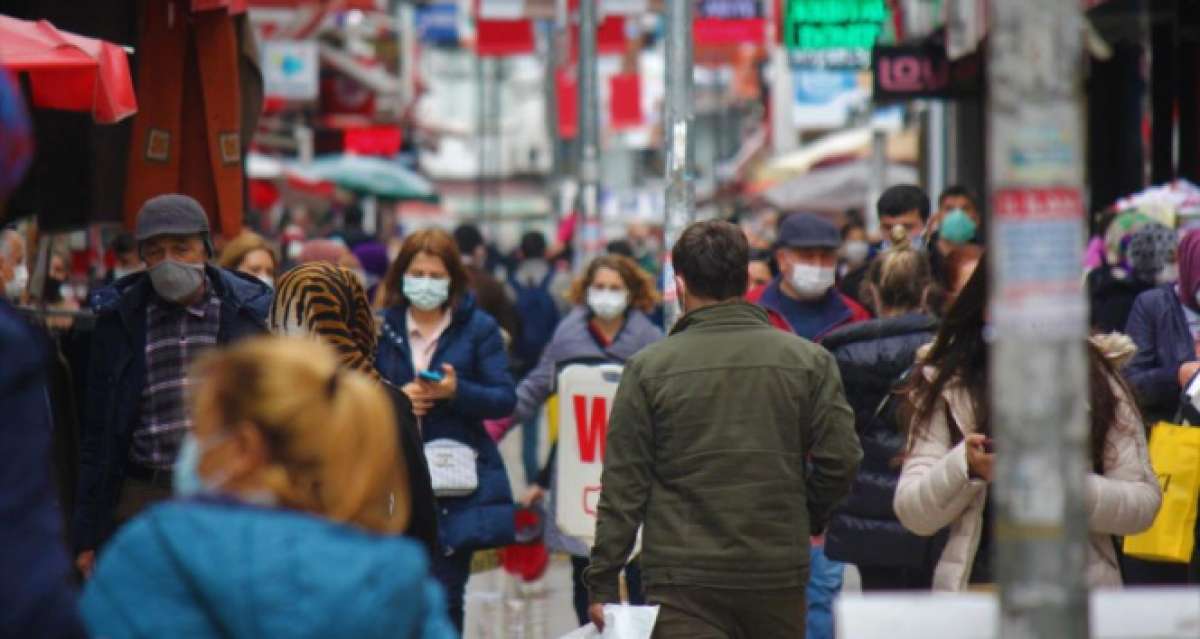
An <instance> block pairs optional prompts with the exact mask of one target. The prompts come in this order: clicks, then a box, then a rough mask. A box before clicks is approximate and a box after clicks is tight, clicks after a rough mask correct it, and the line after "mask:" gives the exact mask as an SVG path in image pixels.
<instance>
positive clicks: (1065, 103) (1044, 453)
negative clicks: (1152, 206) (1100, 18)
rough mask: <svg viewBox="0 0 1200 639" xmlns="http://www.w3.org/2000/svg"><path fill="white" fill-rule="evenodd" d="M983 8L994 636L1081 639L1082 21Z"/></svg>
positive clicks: (1034, 1)
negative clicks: (996, 592)
mask: <svg viewBox="0 0 1200 639" xmlns="http://www.w3.org/2000/svg"><path fill="white" fill-rule="evenodd" d="M988 4H989V9H990V13H989V17H990V33H989V34H988V40H989V45H988V46H989V51H988V65H987V70H988V100H989V102H988V105H987V118H988V136H989V139H988V144H987V148H988V154H989V157H988V184H989V189H990V195H991V203H992V206H991V212H992V221H993V223H992V225H991V227H990V229H989V231H990V233H989V235H990V237H989V251H988V259H989V263H990V265H991V299H990V306H989V309H990V315H989V320H988V321H989V322H990V331H989V332H990V333H991V336H992V343H991V351H990V366H991V370H990V375H991V377H990V379H991V384H990V385H991V424H992V432H993V433H994V439H995V441H996V443H995V449H996V464H997V466H996V473H995V478H994V483H993V484H992V486H991V490H992V491H993V492H992V495H993V497H994V507H995V509H996V522H995V533H996V534H995V537H994V538H995V540H996V543H995V548H994V551H995V554H994V555H993V557H994V561H993V566H994V567H995V575H994V576H995V577H996V578H997V582H998V585H999V587H1000V606H1001V615H1000V629H999V630H1000V633H999V636H1000V637H1003V638H1006V639H1008V638H1013V639H1017V638H1020V639H1025V638H1039V639H1086V637H1088V593H1087V587H1086V581H1085V576H1084V572H1085V566H1086V561H1087V553H1088V550H1087V534H1088V523H1087V515H1086V512H1085V509H1084V490H1085V481H1086V475H1087V473H1088V471H1089V470H1090V467H1091V463H1090V461H1089V459H1088V457H1089V455H1088V417H1087V407H1086V404H1087V400H1088V377H1087V370H1088V369H1087V359H1086V353H1085V350H1084V349H1085V341H1084V339H1085V336H1086V334H1087V302H1086V300H1085V299H1084V296H1083V291H1082V279H1081V278H1080V276H1079V273H1080V271H1079V268H1080V267H1079V265H1080V264H1081V263H1082V259H1081V256H1082V252H1083V238H1084V210H1083V198H1082V192H1083V189H1082V187H1083V165H1084V158H1083V143H1082V128H1081V124H1080V123H1081V122H1082V121H1083V118H1082V116H1081V113H1080V85H1081V62H1082V56H1083V48H1082V43H1081V31H1082V26H1083V22H1082V16H1081V13H1080V4H1079V3H1078V2H1068V1H1060V2H1045V1H1044V0H990V1H989V3H988Z"/></svg>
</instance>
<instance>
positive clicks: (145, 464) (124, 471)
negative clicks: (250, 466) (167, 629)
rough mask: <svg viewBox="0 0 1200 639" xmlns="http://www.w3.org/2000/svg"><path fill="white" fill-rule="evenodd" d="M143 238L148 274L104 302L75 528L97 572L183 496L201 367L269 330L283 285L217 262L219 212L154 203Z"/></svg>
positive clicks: (111, 291)
mask: <svg viewBox="0 0 1200 639" xmlns="http://www.w3.org/2000/svg"><path fill="white" fill-rule="evenodd" d="M134 237H135V238H136V239H137V243H138V252H139V253H140V254H141V256H142V259H143V260H144V261H145V263H146V270H145V271H143V272H140V273H134V274H132V275H128V276H126V277H123V278H121V279H119V280H117V281H115V282H114V283H113V285H112V286H110V287H107V288H104V289H100V290H99V291H97V292H96V293H95V294H93V296H92V308H93V309H95V311H96V330H95V332H94V334H93V340H92V351H91V364H90V367H89V370H88V385H87V395H86V397H85V398H84V401H85V406H86V409H85V412H84V420H85V421H84V425H83V432H84V437H83V441H82V443H81V445H80V466H81V469H82V470H81V473H80V491H79V497H78V504H77V507H76V512H75V521H74V542H75V546H76V551H77V552H78V557H77V561H76V563H77V565H78V566H79V568H80V570H81V571H83V572H84V573H85V574H86V573H88V572H90V570H91V568H92V563H93V562H94V560H95V551H96V549H97V548H98V547H99V546H100V544H102V543H103V542H104V541H105V540H106V539H107V538H108V536H109V535H110V534H111V533H112V532H113V530H114V529H115V528H116V526H118V525H120V524H122V523H124V522H126V521H128V520H129V519H130V518H132V517H133V516H134V515H136V514H137V513H138V512H140V511H141V510H142V509H144V508H146V507H147V506H149V505H151V504H153V503H155V502H157V501H161V500H164V499H167V498H169V497H170V496H171V493H172V476H171V470H172V467H173V466H174V464H175V458H176V456H177V455H178V454H179V451H180V448H181V447H182V445H183V440H184V439H185V437H188V436H190V435H189V433H190V432H191V416H190V414H189V411H188V410H187V406H186V402H185V397H186V394H187V389H188V386H189V384H190V381H189V379H188V375H187V372H188V369H189V368H191V365H192V363H193V362H195V361H196V359H197V357H199V355H200V354H202V353H203V352H204V351H206V350H208V349H210V348H213V347H215V346H219V345H222V344H227V343H229V342H232V341H235V340H238V339H240V338H242V337H247V336H250V335H257V334H260V333H265V332H266V321H265V320H266V316H267V310H268V309H269V308H270V305H271V289H269V288H268V287H267V286H266V285H264V284H263V283H261V282H259V281H258V280H257V279H255V278H253V277H250V276H248V275H242V274H240V273H234V272H232V271H227V270H224V269H220V268H217V267H215V266H212V265H210V264H208V263H207V261H208V259H210V258H211V257H212V254H213V250H212V239H211V237H210V235H209V225H208V216H207V215H206V214H205V212H204V209H203V208H202V207H201V206H200V204H199V203H197V202H196V200H194V199H192V198H190V197H188V196H186V195H180V194H170V195H160V196H158V197H155V198H152V199H150V200H148V201H147V202H146V203H145V205H143V206H142V209H141V211H140V212H139V213H138V218H137V228H136V229H135V230H134Z"/></svg>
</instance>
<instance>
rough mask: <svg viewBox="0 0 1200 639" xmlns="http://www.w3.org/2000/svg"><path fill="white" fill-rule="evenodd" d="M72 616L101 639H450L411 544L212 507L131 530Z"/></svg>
mask: <svg viewBox="0 0 1200 639" xmlns="http://www.w3.org/2000/svg"><path fill="white" fill-rule="evenodd" d="M80 607H81V612H82V614H83V618H84V621H85V622H86V624H87V626H88V629H89V631H90V632H91V634H92V635H93V636H95V637H107V638H109V639H123V638H133V637H181V638H190V637H197V638H199V637H228V638H242V637H245V638H249V637H264V638H266V637H288V638H289V639H306V638H309V637H311V638H314V639H315V638H317V637H321V638H338V637H346V638H351V637H353V638H354V639H373V638H375V637H380V638H382V637H403V638H406V639H407V638H413V639H418V638H419V639H441V638H443V637H445V638H452V637H455V636H457V635H456V633H455V631H454V629H453V627H452V626H451V625H450V622H449V619H448V618H447V617H446V612H445V602H444V598H443V596H442V592H441V588H440V587H439V586H438V585H437V584H436V582H435V581H434V580H433V579H432V578H431V577H430V576H429V572H428V562H427V560H426V558H425V551H424V550H423V549H422V547H421V546H420V545H419V544H417V543H416V542H414V541H411V540H408V539H405V538H402V537H393V536H383V535H376V534H371V533H367V532H364V531H362V530H359V529H357V528H352V527H350V526H346V525H341V524H337V523H334V522H331V521H328V520H325V519H321V518H318V517H314V516H311V515H307V514H304V513H299V512H296V511H290V510H283V509H275V508H261V507H257V506H249V505H245V504H241V503H237V502H226V501H216V500H203V501H201V500H189V501H178V502H169V503H166V504H162V505H159V506H156V507H154V508H152V509H151V510H150V511H148V512H146V513H145V514H143V515H141V516H140V517H138V518H137V519H135V520H134V521H132V522H130V523H129V524H128V525H127V526H126V527H124V528H123V529H122V530H120V531H119V532H118V533H117V535H116V537H115V538H114V539H113V541H112V542H111V543H110V544H109V545H108V546H106V547H105V548H104V549H103V550H102V553H101V555H100V561H99V564H98V565H97V568H96V573H95V575H94V576H93V578H92V579H91V581H89V582H88V584H87V587H86V589H85V590H84V594H83V599H82V602H81V606H80Z"/></svg>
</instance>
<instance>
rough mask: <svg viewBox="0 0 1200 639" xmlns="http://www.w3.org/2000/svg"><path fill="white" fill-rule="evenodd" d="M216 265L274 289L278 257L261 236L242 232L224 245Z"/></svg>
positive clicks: (252, 232)
mask: <svg viewBox="0 0 1200 639" xmlns="http://www.w3.org/2000/svg"><path fill="white" fill-rule="evenodd" d="M217 265H218V266H220V267H221V268H224V269H229V270H230V271H236V272H238V273H245V274H246V275H250V276H253V277H257V278H258V279H259V280H261V281H262V283H263V284H266V285H267V286H270V287H272V288H274V286H275V271H277V270H278V269H279V256H278V253H276V251H275V249H274V247H272V246H271V245H270V244H268V243H267V241H266V240H265V239H263V237H262V236H261V235H259V234H258V233H255V232H254V231H242V232H241V234H240V235H238V236H237V237H235V238H233V240H231V241H230V242H229V243H228V244H226V245H225V248H224V249H223V250H222V251H221V257H220V258H219V259H218V260H217Z"/></svg>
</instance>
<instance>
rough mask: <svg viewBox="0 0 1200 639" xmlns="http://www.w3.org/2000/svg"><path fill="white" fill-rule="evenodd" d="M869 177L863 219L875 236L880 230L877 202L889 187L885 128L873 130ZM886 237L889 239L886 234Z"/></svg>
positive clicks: (869, 233) (868, 229) (871, 233)
mask: <svg viewBox="0 0 1200 639" xmlns="http://www.w3.org/2000/svg"><path fill="white" fill-rule="evenodd" d="M867 177H868V178H869V179H868V182H867V184H868V186H867V201H866V202H865V203H864V206H863V211H864V214H863V221H864V222H866V224H867V234H868V235H872V236H874V235H875V234H876V233H878V232H879V210H878V209H877V207H876V206H875V204H876V202H878V201H879V196H880V195H883V190H884V189H885V188H887V133H886V132H885V131H884V130H883V129H874V130H872V131H871V173H870V175H869V176H867ZM884 239H888V238H887V236H886V235H885V236H884Z"/></svg>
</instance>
